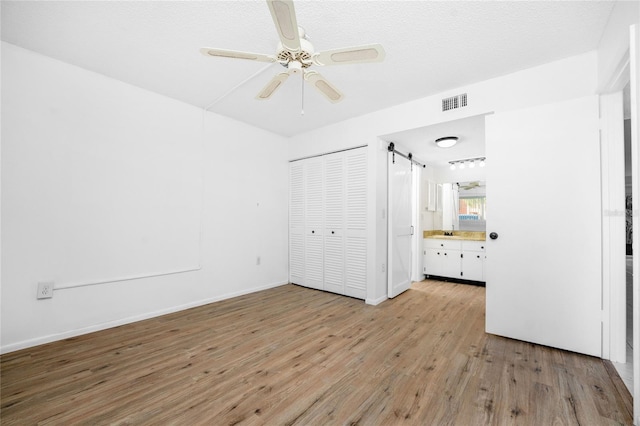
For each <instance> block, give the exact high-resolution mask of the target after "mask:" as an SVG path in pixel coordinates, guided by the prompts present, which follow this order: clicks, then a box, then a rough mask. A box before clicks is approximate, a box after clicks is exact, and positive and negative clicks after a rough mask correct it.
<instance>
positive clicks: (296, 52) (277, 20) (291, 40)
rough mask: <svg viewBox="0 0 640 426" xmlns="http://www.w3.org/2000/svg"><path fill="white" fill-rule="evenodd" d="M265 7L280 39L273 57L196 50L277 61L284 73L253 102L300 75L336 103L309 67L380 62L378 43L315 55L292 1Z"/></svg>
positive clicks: (271, 0)
mask: <svg viewBox="0 0 640 426" xmlns="http://www.w3.org/2000/svg"><path fill="white" fill-rule="evenodd" d="M267 4H268V5H269V11H270V12H271V17H272V18H273V22H274V24H275V26H276V30H278V36H279V37H280V43H278V48H277V51H276V55H275V56H272V55H265V54H260V53H250V52H240V51H236V50H226V49H217V48H209V47H203V48H202V49H200V52H201V53H202V54H203V55H207V56H220V57H224V58H238V59H247V60H251V61H258V62H278V63H280V65H282V66H283V67H284V68H286V71H285V72H281V73H279V74H277V75H276V76H275V77H273V78H272V79H271V81H269V83H267V85H266V86H264V88H263V89H262V90H261V91H260V92H259V93H258V95H257V96H256V99H261V100H266V99H269V98H270V97H271V96H272V95H273V94H274V93H275V91H276V90H277V89H278V88H280V86H282V84H283V83H284V82H285V81H286V80H287V78H289V76H290V75H295V74H301V75H302V77H303V78H304V80H305V81H306V82H307V83H309V84H311V86H313V87H314V88H315V89H316V90H318V91H319V92H320V93H321V94H322V95H324V96H325V97H326V98H327V99H328V100H329V101H330V102H333V103H336V102H340V101H341V100H342V99H343V97H344V96H343V94H342V93H341V92H340V90H338V89H337V88H336V87H335V86H334V85H332V84H331V83H329V82H328V81H327V80H326V79H325V78H324V77H323V76H322V75H321V74H320V73H318V72H317V71H314V70H311V69H309V68H310V67H312V66H314V65H316V66H326V65H340V64H360V63H365V62H381V61H382V60H384V56H385V52H384V49H383V48H382V45H380V44H367V45H363V46H353V47H345V48H341V49H333V50H325V51H322V52H316V51H314V49H313V45H312V44H311V43H310V42H309V41H308V40H307V38H306V34H305V31H304V29H302V28H301V27H299V26H298V23H297V20H296V13H295V10H294V7H293V1H291V0H267Z"/></svg>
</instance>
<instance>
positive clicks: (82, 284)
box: [53, 265, 202, 290]
mask: <svg viewBox="0 0 640 426" xmlns="http://www.w3.org/2000/svg"><path fill="white" fill-rule="evenodd" d="M201 269H202V267H201V266H200V265H198V266H195V267H193V268H186V269H177V270H174V271H167V272H158V273H157V274H141V275H130V276H128V277H118V278H111V279H107V280H99V281H87V282H80V283H70V284H69V283H68V284H58V285H55V286H54V287H53V289H54V290H65V289H69V288H78V287H87V286H90V285H98V284H108V283H117V282H120V281H132V280H141V279H144V278H152V277H164V276H166V275H174V274H183V273H185V272H195V271H199V270H201Z"/></svg>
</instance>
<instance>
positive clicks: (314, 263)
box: [304, 157, 324, 290]
mask: <svg viewBox="0 0 640 426" xmlns="http://www.w3.org/2000/svg"><path fill="white" fill-rule="evenodd" d="M304 163H305V167H304V186H305V197H304V212H305V249H304V259H305V261H304V264H305V277H304V281H305V282H304V285H305V286H307V287H311V288H315V289H318V290H323V288H324V285H323V281H324V255H323V252H324V242H323V238H322V235H323V231H324V223H323V222H324V221H323V217H324V200H323V198H324V196H323V195H324V194H323V187H324V185H323V181H324V179H323V175H324V173H323V159H322V157H316V158H311V159H308V160H304Z"/></svg>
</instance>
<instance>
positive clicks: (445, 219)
mask: <svg viewBox="0 0 640 426" xmlns="http://www.w3.org/2000/svg"><path fill="white" fill-rule="evenodd" d="M442 225H443V229H444V230H445V231H448V230H453V231H481V232H486V227H487V226H486V225H487V192H486V183H485V182H483V181H471V182H453V183H445V184H443V185H442Z"/></svg>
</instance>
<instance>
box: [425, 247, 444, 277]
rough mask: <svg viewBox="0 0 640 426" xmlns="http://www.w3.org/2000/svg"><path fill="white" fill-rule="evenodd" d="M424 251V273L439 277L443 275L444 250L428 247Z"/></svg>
mask: <svg viewBox="0 0 640 426" xmlns="http://www.w3.org/2000/svg"><path fill="white" fill-rule="evenodd" d="M424 253H425V255H424V273H425V274H426V275H434V276H437V277H440V276H442V258H443V254H442V253H443V250H440V249H433V248H428V249H426V250H425V251H424Z"/></svg>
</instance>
